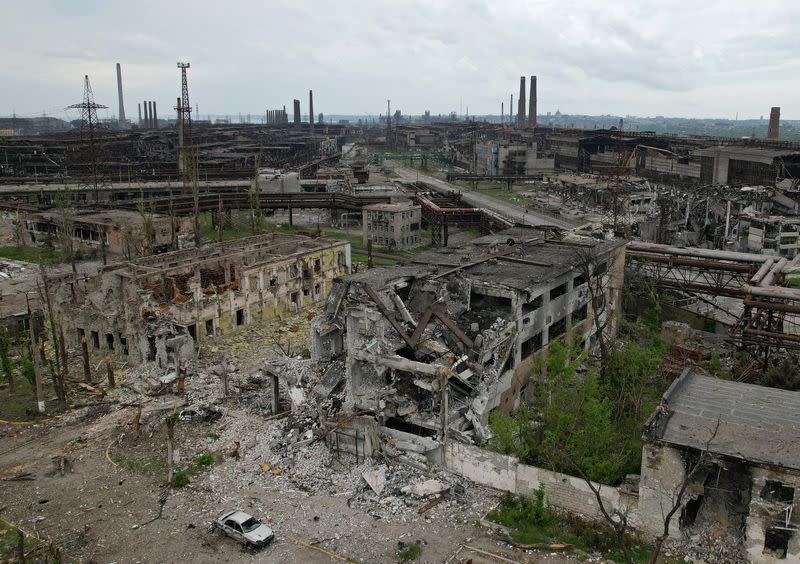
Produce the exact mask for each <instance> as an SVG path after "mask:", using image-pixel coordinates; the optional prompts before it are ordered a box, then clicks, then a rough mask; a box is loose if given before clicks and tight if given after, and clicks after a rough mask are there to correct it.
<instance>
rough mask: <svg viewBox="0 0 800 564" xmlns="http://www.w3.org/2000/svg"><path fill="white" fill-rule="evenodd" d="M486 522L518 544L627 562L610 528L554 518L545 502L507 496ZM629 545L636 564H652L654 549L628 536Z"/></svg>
mask: <svg viewBox="0 0 800 564" xmlns="http://www.w3.org/2000/svg"><path fill="white" fill-rule="evenodd" d="M542 493H543V491H542ZM487 518H488V519H489V520H490V521H494V522H495V523H499V524H501V525H503V526H505V527H508V528H509V529H511V539H512V540H513V541H514V542H516V543H519V544H536V543H565V544H571V545H573V546H574V547H575V548H577V549H580V550H584V551H587V552H595V551H598V552H602V553H603V554H604V555H605V556H606V557H607V558H609V559H612V560H615V561H617V562H620V561H623V560H624V557H623V552H622V549H621V548H620V547H619V540H618V538H617V536H616V535H615V533H614V531H613V530H612V529H611V528H610V527H609V526H605V525H602V524H597V523H591V522H588V521H584V520H582V519H578V518H576V517H570V516H561V515H556V514H553V513H551V512H550V511H548V510H547V509H545V508H544V505H543V499H542V501H539V500H538V499H537V500H531V499H528V498H525V497H521V496H520V497H516V496H513V495H511V494H508V493H506V494H504V495H503V498H502V500H501V502H500V505H499V506H498V508H497V509H496V510H495V511H492V512H491V513H489V515H488V516H487ZM627 542H628V546H629V548H630V553H631V558H632V559H633V561H634V562H642V563H645V562H648V561H649V558H650V554H651V553H652V546H650V545H647V544H644V543H642V542H639V540H638V539H637V538H636V537H634V536H632V535H628V536H627ZM662 561H665V562H666V561H667V560H663V559H662Z"/></svg>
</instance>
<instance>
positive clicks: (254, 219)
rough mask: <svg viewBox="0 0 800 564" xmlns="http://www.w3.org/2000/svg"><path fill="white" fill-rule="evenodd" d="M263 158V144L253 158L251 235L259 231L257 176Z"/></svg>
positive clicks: (258, 181) (258, 186) (259, 191)
mask: <svg viewBox="0 0 800 564" xmlns="http://www.w3.org/2000/svg"><path fill="white" fill-rule="evenodd" d="M263 159H264V147H263V145H262V146H261V148H260V149H259V151H258V155H257V156H256V158H255V164H254V168H255V170H254V172H253V185H252V187H251V189H250V231H251V232H252V234H253V235H256V234H257V233H260V232H261V228H262V225H261V221H262V217H263V214H262V212H261V178H260V176H259V173H258V171H259V169H260V168H261V162H262V160H263Z"/></svg>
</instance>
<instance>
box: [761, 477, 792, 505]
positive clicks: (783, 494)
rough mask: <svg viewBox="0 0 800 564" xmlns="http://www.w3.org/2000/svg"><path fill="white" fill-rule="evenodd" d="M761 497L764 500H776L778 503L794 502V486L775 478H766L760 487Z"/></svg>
mask: <svg viewBox="0 0 800 564" xmlns="http://www.w3.org/2000/svg"><path fill="white" fill-rule="evenodd" d="M760 495H761V499H763V500H765V501H777V502H780V503H792V502H794V488H793V487H791V486H786V485H784V484H782V483H781V482H778V481H777V480H767V481H766V483H765V484H764V487H763V488H761V494H760Z"/></svg>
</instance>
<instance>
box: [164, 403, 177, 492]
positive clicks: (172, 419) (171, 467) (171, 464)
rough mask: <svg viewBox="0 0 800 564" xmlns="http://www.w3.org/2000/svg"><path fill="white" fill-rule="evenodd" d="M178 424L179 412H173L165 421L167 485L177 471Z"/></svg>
mask: <svg viewBox="0 0 800 564" xmlns="http://www.w3.org/2000/svg"><path fill="white" fill-rule="evenodd" d="M177 422H178V412H177V411H173V412H172V413H170V414H169V415H168V416H167V417H166V418H165V419H164V427H165V428H166V430H167V483H169V484H171V483H172V476H173V472H174V471H175V424H176V423H177Z"/></svg>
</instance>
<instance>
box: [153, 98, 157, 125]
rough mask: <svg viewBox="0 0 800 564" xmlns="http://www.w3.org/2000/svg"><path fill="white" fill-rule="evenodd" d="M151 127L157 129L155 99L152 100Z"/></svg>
mask: <svg viewBox="0 0 800 564" xmlns="http://www.w3.org/2000/svg"><path fill="white" fill-rule="evenodd" d="M153 127H154V128H155V129H158V112H157V111H156V101H155V100H153Z"/></svg>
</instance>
